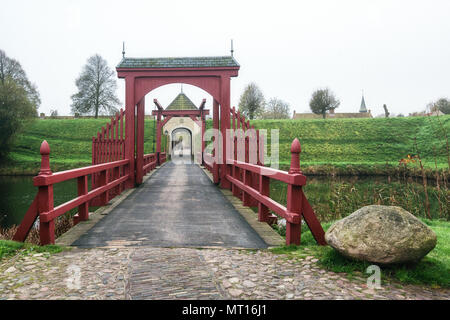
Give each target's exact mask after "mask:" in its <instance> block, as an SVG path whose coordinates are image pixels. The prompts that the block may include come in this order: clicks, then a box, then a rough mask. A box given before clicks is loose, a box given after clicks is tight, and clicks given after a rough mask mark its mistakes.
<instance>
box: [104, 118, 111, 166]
mask: <svg viewBox="0 0 450 320" xmlns="http://www.w3.org/2000/svg"><path fill="white" fill-rule="evenodd" d="M109 132H110V124H109V123H107V124H106V135H105V140H106V150H105V153H106V159H105V162H109V161H111V160H110V157H111V140H110V139H109Z"/></svg>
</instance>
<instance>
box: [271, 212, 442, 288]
mask: <svg viewBox="0 0 450 320" xmlns="http://www.w3.org/2000/svg"><path fill="white" fill-rule="evenodd" d="M422 221H423V222H424V223H425V224H427V225H428V226H429V227H430V228H431V229H433V231H434V232H435V233H436V235H437V245H436V247H435V248H434V249H433V250H432V251H431V252H430V253H428V255H426V256H425V257H424V258H423V259H422V260H421V261H420V262H418V263H417V264H411V265H404V264H403V265H392V266H380V268H381V279H382V281H386V280H388V281H389V280H394V281H398V282H400V283H405V284H420V285H430V286H432V287H443V288H450V222H448V221H438V220H432V221H431V220H425V219H422ZM331 225H332V222H327V223H323V224H322V226H323V228H324V229H325V230H327V229H328V228H329V227H330V226H331ZM281 233H282V232H281ZM301 241H302V244H301V246H282V247H278V248H273V249H270V250H271V251H272V252H274V253H278V254H285V255H286V256H287V257H289V258H292V259H302V258H304V257H306V256H309V255H314V256H315V257H316V258H317V259H319V261H318V263H319V265H321V266H322V267H324V268H325V269H327V270H330V271H333V272H344V273H347V274H348V277H349V278H351V277H353V276H360V277H368V276H369V274H366V269H367V267H368V266H369V265H371V264H372V263H368V262H361V261H356V260H352V259H348V258H346V257H344V256H342V255H341V254H339V253H338V252H337V251H336V250H334V249H333V248H331V247H330V246H318V245H317V244H316V242H315V240H314V238H313V236H312V234H311V232H310V231H309V229H308V228H307V227H306V226H305V227H304V228H303V230H302V240H301Z"/></svg>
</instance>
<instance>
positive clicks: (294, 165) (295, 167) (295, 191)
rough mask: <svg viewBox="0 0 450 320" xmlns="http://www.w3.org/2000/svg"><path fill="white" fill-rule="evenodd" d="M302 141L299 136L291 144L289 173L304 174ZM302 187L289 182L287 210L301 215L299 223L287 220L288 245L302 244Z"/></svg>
mask: <svg viewBox="0 0 450 320" xmlns="http://www.w3.org/2000/svg"><path fill="white" fill-rule="evenodd" d="M300 152H301V146H300V141H298V139H297V138H295V139H294V141H293V142H292V144H291V166H290V168H289V174H292V175H297V174H302V172H301V170H300ZM302 197H303V193H302V187H301V186H296V185H292V184H288V190H287V210H288V212H292V213H297V214H298V215H299V216H300V222H299V223H295V224H294V223H291V222H289V221H287V222H286V245H290V244H295V245H299V244H300V237H301V214H302V200H303V199H302Z"/></svg>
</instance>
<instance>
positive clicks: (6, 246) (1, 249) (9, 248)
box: [0, 240, 65, 260]
mask: <svg viewBox="0 0 450 320" xmlns="http://www.w3.org/2000/svg"><path fill="white" fill-rule="evenodd" d="M63 250H65V248H64V247H61V246H57V245H46V246H38V245H34V244H30V243H23V242H16V241H10V240H0V260H2V259H3V258H7V257H10V256H13V255H16V254H22V255H28V254H33V253H42V252H47V253H50V254H51V253H58V252H61V251H63Z"/></svg>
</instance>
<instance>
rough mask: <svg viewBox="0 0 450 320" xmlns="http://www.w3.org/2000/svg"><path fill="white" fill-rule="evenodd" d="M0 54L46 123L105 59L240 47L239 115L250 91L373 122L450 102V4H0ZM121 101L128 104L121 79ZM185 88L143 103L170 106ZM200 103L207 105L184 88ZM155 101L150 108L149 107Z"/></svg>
mask: <svg viewBox="0 0 450 320" xmlns="http://www.w3.org/2000/svg"><path fill="white" fill-rule="evenodd" d="M0 10H1V11H0V48H1V49H3V50H5V52H6V54H7V55H8V56H9V57H12V58H15V59H17V60H19V62H20V63H21V64H22V66H23V67H24V69H25V71H26V72H27V74H28V77H29V78H30V80H31V81H32V82H34V83H36V85H37V86H38V89H39V92H40V94H41V99H42V105H41V108H40V111H41V112H45V113H47V114H48V113H49V110H50V109H57V110H58V113H59V114H60V115H63V114H69V112H70V104H71V99H70V96H71V95H72V94H73V93H75V92H76V87H75V83H74V82H75V78H76V77H77V76H78V75H79V73H80V71H81V68H82V66H83V65H84V64H85V63H86V60H87V59H88V57H89V56H91V55H93V54H95V53H98V54H100V55H101V56H103V57H104V58H105V59H106V60H107V61H108V63H109V64H110V66H111V67H114V68H115V66H116V65H117V64H118V63H119V61H120V59H121V51H122V41H125V43H126V56H128V57H160V56H214V55H228V54H229V53H230V52H229V50H230V39H234V45H235V58H236V60H237V61H238V62H239V63H240V65H241V70H240V75H239V77H237V78H233V81H232V88H231V91H232V92H231V94H232V96H231V102H232V105H236V106H237V105H238V102H239V95H240V94H241V92H242V90H243V88H244V86H245V85H246V84H247V83H249V82H251V81H254V82H256V83H257V84H258V85H259V86H260V88H261V89H262V91H263V93H264V96H265V97H266V99H269V98H270V97H278V98H281V99H283V100H285V101H287V102H288V103H289V104H290V106H291V111H293V110H296V111H297V112H308V111H309V107H308V103H309V99H310V97H311V94H312V92H313V91H314V90H315V89H317V88H321V87H325V86H328V87H329V88H330V89H331V90H332V91H334V92H335V94H336V95H337V97H338V98H339V99H340V100H341V106H340V107H339V109H338V110H339V112H356V111H357V110H358V108H359V104H360V101H361V92H362V90H363V89H364V95H365V100H366V104H367V107H368V108H369V109H371V110H372V113H373V114H374V115H377V114H381V113H383V108H382V105H383V103H386V104H387V106H388V108H389V110H390V111H391V113H395V114H397V113H403V114H408V113H409V112H411V111H419V110H422V109H424V108H425V105H426V104H427V103H428V102H430V101H432V100H436V99H437V98H440V97H442V96H445V97H450V18H449V17H450V1H448V0H443V1H439V0H428V1H425V0H424V1H413V0H408V1H400V0H390V1H380V0H378V1H373V0H372V1H368V0H355V1H350V0H339V1H336V0H334V1H333V0H329V1H325V0H315V1H281V0H278V1H273V0H272V1H261V0H260V1H243V0H240V1H234V0H226V1H215V0H214V1H213V0H208V1H195V0H189V1H148V0H147V1H132V0H127V1H123V0H122V1H92V0H91V1H79V0H77V1H61V0H60V1H41V0H40V1H23V0H13V1H11V0H2V3H1V5H0ZM118 84H119V86H118V97H119V98H120V99H121V101H122V102H123V101H124V84H123V80H118ZM179 87H180V86H179V85H171V86H167V87H162V88H159V89H157V90H155V91H153V92H151V93H150V94H148V96H147V110H146V113H149V112H150V109H151V108H153V104H152V103H151V101H152V99H153V98H154V97H156V98H158V100H159V101H160V102H161V103H162V104H163V105H164V106H165V105H167V104H168V103H170V101H171V100H172V99H173V98H174V97H175V96H176V94H177V93H178V92H179V91H180V88H179ZM183 89H184V92H185V93H186V94H187V95H188V96H189V97H191V98H192V100H193V101H194V103H196V104H198V103H200V101H201V99H202V98H204V97H205V98H207V99H208V103H207V106H208V107H210V106H211V98H210V96H209V95H207V93H206V92H204V91H202V90H200V89H197V88H195V87H191V86H187V85H185V86H184V87H183ZM150 99H151V100H150Z"/></svg>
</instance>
